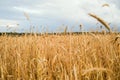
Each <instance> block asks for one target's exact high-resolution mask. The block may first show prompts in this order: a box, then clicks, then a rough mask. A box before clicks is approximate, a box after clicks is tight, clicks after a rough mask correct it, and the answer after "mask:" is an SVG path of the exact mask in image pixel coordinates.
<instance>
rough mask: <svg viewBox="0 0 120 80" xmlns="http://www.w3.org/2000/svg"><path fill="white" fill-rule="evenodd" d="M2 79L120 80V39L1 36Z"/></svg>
mask: <svg viewBox="0 0 120 80" xmlns="http://www.w3.org/2000/svg"><path fill="white" fill-rule="evenodd" d="M0 80H120V38H119V37H118V35H115V34H107V35H102V34H101V35H100V34H97V35H95V34H92V33H91V34H87V35H85V34H83V35H61V36H60V35H43V36H35V35H33V36H30V35H29V36H27V35H26V36H7V35H3V36H0Z"/></svg>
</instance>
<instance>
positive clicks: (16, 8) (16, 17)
mask: <svg viewBox="0 0 120 80" xmlns="http://www.w3.org/2000/svg"><path fill="white" fill-rule="evenodd" d="M119 3H120V0H1V1H0V32H11V31H16V32H29V31H30V30H34V31H36V32H46V31H47V32H59V31H64V29H65V28H66V27H68V31H74V32H76V31H77V32H79V31H81V30H80V28H79V25H82V27H83V31H93V30H99V26H101V24H100V23H99V22H98V21H97V20H95V19H94V18H92V17H90V16H89V15H88V13H93V14H96V15H97V16H99V17H101V18H102V19H104V20H105V21H106V22H107V23H110V27H111V29H113V30H117V31H120V25H119V24H120V5H119ZM104 4H109V6H104V7H103V6H102V5H104Z"/></svg>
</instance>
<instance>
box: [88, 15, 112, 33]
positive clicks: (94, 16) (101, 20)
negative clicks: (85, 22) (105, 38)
mask: <svg viewBox="0 0 120 80" xmlns="http://www.w3.org/2000/svg"><path fill="white" fill-rule="evenodd" d="M88 15H90V16H91V17H93V18H95V19H97V20H98V21H99V22H100V23H101V24H103V25H104V26H105V27H106V28H107V29H108V30H109V32H111V29H110V26H109V25H108V23H107V22H105V21H104V20H103V19H102V18H100V17H98V16H97V15H95V14H92V13H89V14H88Z"/></svg>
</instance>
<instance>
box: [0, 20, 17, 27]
mask: <svg viewBox="0 0 120 80" xmlns="http://www.w3.org/2000/svg"><path fill="white" fill-rule="evenodd" d="M18 25H19V24H18V21H14V20H8V19H1V20H0V26H2V27H18Z"/></svg>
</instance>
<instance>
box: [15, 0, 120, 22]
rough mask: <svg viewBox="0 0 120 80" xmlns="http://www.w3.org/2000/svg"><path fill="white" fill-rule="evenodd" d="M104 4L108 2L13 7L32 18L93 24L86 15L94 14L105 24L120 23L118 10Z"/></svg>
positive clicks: (63, 0)
mask: <svg viewBox="0 0 120 80" xmlns="http://www.w3.org/2000/svg"><path fill="white" fill-rule="evenodd" d="M104 3H108V2H106V1H104V0H101V1H99V0H92V1H91V0H47V1H46V2H44V3H38V4H34V5H32V6H27V7H24V6H22V7H21V6H15V7H14V9H16V10H18V11H24V12H27V13H28V14H32V15H33V16H38V17H41V16H48V17H54V18H56V19H65V20H70V21H73V22H79V21H83V20H84V21H86V22H93V21H92V19H91V18H90V17H89V16H88V15H87V14H88V13H95V14H97V15H98V16H100V17H102V18H104V19H105V20H106V21H107V22H113V23H120V22H119V21H120V18H119V17H116V16H119V14H120V10H119V9H118V8H117V7H116V6H115V5H114V4H113V3H110V2H109V5H110V7H102V4H104Z"/></svg>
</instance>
